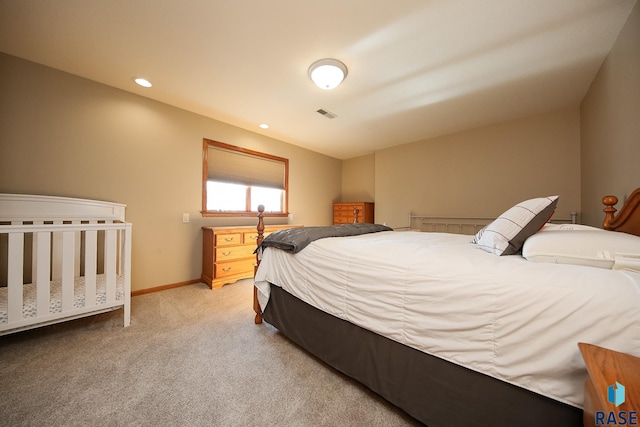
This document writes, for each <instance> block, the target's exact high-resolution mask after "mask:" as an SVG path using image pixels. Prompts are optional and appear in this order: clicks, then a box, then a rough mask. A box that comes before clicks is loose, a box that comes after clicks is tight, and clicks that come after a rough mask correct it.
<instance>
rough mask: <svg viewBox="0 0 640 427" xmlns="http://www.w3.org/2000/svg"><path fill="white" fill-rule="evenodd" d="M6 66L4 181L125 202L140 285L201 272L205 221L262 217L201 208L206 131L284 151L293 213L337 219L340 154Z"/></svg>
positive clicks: (311, 220)
mask: <svg viewBox="0 0 640 427" xmlns="http://www.w3.org/2000/svg"><path fill="white" fill-rule="evenodd" d="M0 77H1V78H0V94H2V95H1V96H0V192H14V193H32V194H51V195H60V196H69V197H81V198H90V199H99V200H109V201H115V202H120V203H125V204H127V219H128V220H129V221H131V222H132V223H133V233H134V234H133V235H134V240H133V256H132V261H133V266H132V269H133V283H132V285H133V289H134V290H140V289H146V288H153V287H157V286H163V285H167V284H173V283H180V282H184V281H189V280H193V279H197V278H199V277H200V274H201V270H202V257H201V253H202V243H201V242H202V240H201V239H202V232H201V229H200V227H202V226H212V225H228V224H229V225H237V224H241V225H244V224H246V225H253V224H255V219H251V218H247V219H243V220H239V219H237V220H235V221H233V220H222V219H210V218H207V219H204V218H202V216H201V215H200V213H199V211H200V209H201V205H202V195H201V176H202V160H201V159H202V139H203V138H209V139H213V140H217V141H222V142H226V143H228V144H233V145H237V146H241V147H245V148H250V149H253V150H258V151H262V152H266V153H269V154H273V155H276V156H281V157H286V158H288V159H289V167H290V179H289V183H290V195H289V207H290V211H291V212H292V214H293V218H292V219H291V221H292V222H294V223H299V224H313V225H326V224H331V223H332V208H331V203H332V202H334V201H337V200H339V199H340V193H341V161H340V160H337V159H334V158H331V157H327V156H324V155H320V154H317V153H314V152H311V151H308V150H303V149H300V148H298V147H295V146H293V145H290V144H286V143H283V142H281V141H278V140H275V139H270V138H267V137H264V136H261V135H259V134H256V133H252V132H248V131H245V130H242V129H239V128H236V127H233V126H230V125H227V124H224V123H221V122H218V121H216V120H212V119H209V118H206V117H203V116H200V115H196V114H193V113H190V112H187V111H184V110H180V109H177V108H174V107H171V106H168V105H166V104H162V103H158V102H155V101H151V100H149V99H147V98H143V97H141V96H137V95H133V94H130V93H127V92H124V91H121V90H118V89H114V88H112V87H108V86H105V85H102V84H99V83H95V82H92V81H89V80H86V79H82V78H80V77H76V76H72V75H70V74H67V73H63V72H61V71H57V70H53V69H51V68H47V67H44V66H40V65H37V64H34V63H31V62H27V61H23V60H20V59H17V58H15V57H12V56H8V55H5V54H0ZM318 178H321V179H318ZM182 213H189V214H190V217H191V222H190V223H188V224H183V223H182ZM277 222H278V221H275V220H273V221H269V223H277ZM280 222H281V221H280Z"/></svg>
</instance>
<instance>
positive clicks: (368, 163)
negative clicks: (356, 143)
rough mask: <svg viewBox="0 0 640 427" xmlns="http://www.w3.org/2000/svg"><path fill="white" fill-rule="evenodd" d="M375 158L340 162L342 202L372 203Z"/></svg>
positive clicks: (368, 156)
mask: <svg viewBox="0 0 640 427" xmlns="http://www.w3.org/2000/svg"><path fill="white" fill-rule="evenodd" d="M375 160H376V159H375V156H374V155H373V154H367V155H366V156H360V157H354V158H352V159H347V160H344V161H343V162H342V200H341V201H342V202H373V201H374V198H375Z"/></svg>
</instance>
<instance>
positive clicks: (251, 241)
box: [242, 231, 267, 246]
mask: <svg viewBox="0 0 640 427" xmlns="http://www.w3.org/2000/svg"><path fill="white" fill-rule="evenodd" d="M266 234H267V233H264V236H265V237H266ZM257 240H258V232H257V231H256V232H253V231H252V232H250V233H244V235H243V239H242V241H243V242H244V244H245V245H251V246H257V243H256V242H257Z"/></svg>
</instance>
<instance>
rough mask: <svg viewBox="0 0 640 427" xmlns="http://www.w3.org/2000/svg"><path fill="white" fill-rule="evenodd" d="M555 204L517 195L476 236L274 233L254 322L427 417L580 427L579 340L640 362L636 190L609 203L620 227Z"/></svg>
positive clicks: (263, 259) (264, 250) (433, 421)
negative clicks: (564, 215)
mask: <svg viewBox="0 0 640 427" xmlns="http://www.w3.org/2000/svg"><path fill="white" fill-rule="evenodd" d="M557 202H558V198H557V197H548V198H539V199H532V200H528V201H525V202H522V203H519V204H517V205H515V206H514V207H512V208H510V209H509V210H507V211H505V213H503V214H502V215H501V216H500V217H499V218H498V219H496V220H495V221H493V222H492V223H491V224H489V225H487V226H486V227H484V228H483V229H481V230H480V231H479V232H478V233H477V234H476V235H475V236H473V238H471V236H465V235H456V234H450V233H424V232H412V231H402V232H398V231H387V230H385V229H382V230H378V231H375V232H368V233H364V234H357V233H356V234H355V235H353V236H350V237H338V238H326V237H325V238H320V239H317V240H313V239H307V240H311V241H310V242H307V241H304V240H305V239H302V240H301V239H300V237H299V236H286V235H285V236H284V237H283V238H282V237H281V238H280V239H281V240H282V241H281V242H277V243H276V244H273V243H272V244H267V245H264V244H263V243H264V242H268V241H269V240H272V239H278V236H276V237H273V236H274V234H272V235H270V236H269V237H267V238H265V239H264V241H263V242H261V243H260V244H259V248H258V255H259V266H258V268H257V270H256V276H255V286H254V309H255V311H256V317H255V322H256V323H261V322H262V319H263V318H264V320H265V321H267V322H268V323H270V324H272V325H273V326H275V327H276V328H277V329H278V330H280V332H282V333H283V334H284V335H285V336H287V337H289V338H290V339H291V340H292V341H294V342H295V343H297V344H298V345H300V346H301V347H302V348H304V349H306V350H308V351H309V352H310V353H312V354H314V355H316V356H317V357H319V358H320V359H321V360H323V361H324V362H326V363H327V364H328V365H330V366H332V367H334V368H335V369H337V370H339V371H341V372H343V373H345V374H346V375H348V376H350V377H352V378H354V379H356V380H358V381H360V382H361V383H363V384H364V385H366V386H367V387H369V388H370V389H372V390H373V391H375V392H376V393H378V394H380V395H381V396H383V397H384V398H386V399H387V400H388V401H390V402H391V403H393V404H395V405H397V406H398V407H400V408H401V409H403V410H404V411H406V412H407V413H408V414H410V415H411V416H413V417H414V418H416V419H417V420H419V421H421V422H423V423H425V424H427V425H430V426H460V425H492V426H493V425H496V426H514V425H518V426H526V425H531V426H534V425H535V426H540V425H545V426H547V425H548V426H579V425H582V404H583V390H584V381H585V379H586V378H587V372H586V368H585V366H584V363H583V361H582V358H581V356H580V353H579V349H578V346H577V344H578V342H588V343H592V344H596V345H600V346H603V347H607V348H611V349H614V350H617V351H621V352H625V353H629V354H634V355H635V356H640V326H639V325H640V237H637V236H639V235H640V189H639V190H636V191H634V192H633V193H632V195H631V196H630V197H629V198H628V200H627V202H626V203H625V205H624V206H623V207H622V208H621V210H620V212H619V213H618V214H617V215H616V209H615V208H614V205H615V204H616V203H617V199H616V198H615V197H612V196H608V197H605V198H604V199H603V203H605V206H606V208H605V212H606V217H605V221H604V223H603V228H604V229H605V230H611V231H605V230H602V229H599V228H594V227H586V226H580V225H575V224H563V225H559V224H549V223H548V220H549V217H550V216H551V215H552V214H553V211H554V209H555V207H556V204H557ZM524 211H526V215H525V214H522V213H521V212H524ZM514 212H515V213H514ZM514 215H515V217H514ZM523 215H524V216H523ZM259 216H260V215H259ZM521 217H522V218H521ZM525 217H526V218H525ZM505 223H508V224H510V225H507V226H506V228H507V229H508V228H509V227H511V226H512V225H513V223H517V224H516V225H517V227H515V228H516V230H515V231H509V230H506V231H505ZM263 227H264V225H263V223H262V218H261V216H260V218H259V221H258V233H259V235H260V229H261V228H263ZM615 230H620V231H615ZM502 232H504V233H502ZM288 233H291V232H288ZM293 233H301V231H298V232H293ZM312 234H313V233H312ZM505 236H506V237H505ZM304 237H305V238H307V237H308V236H304ZM505 240H506V241H505ZM301 241H303V244H301V245H299V243H300V242H301ZM298 246H302V247H303V249H299V248H298ZM292 247H293V249H292Z"/></svg>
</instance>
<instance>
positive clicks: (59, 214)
mask: <svg viewBox="0 0 640 427" xmlns="http://www.w3.org/2000/svg"><path fill="white" fill-rule="evenodd" d="M125 207H126V205H123V204H120V203H111V202H103V201H98V200H87V199H74V198H71V197H57V196H39V195H31V194H2V193H0V221H3V222H12V223H15V222H25V221H34V222H39V221H107V222H124V220H125Z"/></svg>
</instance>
